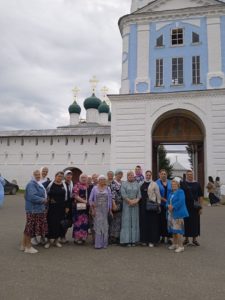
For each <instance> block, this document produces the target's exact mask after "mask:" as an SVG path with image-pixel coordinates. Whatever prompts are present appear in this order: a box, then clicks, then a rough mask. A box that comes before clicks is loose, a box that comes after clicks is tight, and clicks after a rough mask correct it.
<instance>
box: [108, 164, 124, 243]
mask: <svg viewBox="0 0 225 300" xmlns="http://www.w3.org/2000/svg"><path fill="white" fill-rule="evenodd" d="M122 177H123V171H121V170H116V172H115V179H114V180H113V181H112V183H111V184H110V186H109V187H110V189H111V192H112V212H113V218H112V220H111V222H110V224H109V241H110V243H111V244H119V243H120V230H121V219H122V208H123V199H122V196H121V184H122V180H121V179H122Z"/></svg>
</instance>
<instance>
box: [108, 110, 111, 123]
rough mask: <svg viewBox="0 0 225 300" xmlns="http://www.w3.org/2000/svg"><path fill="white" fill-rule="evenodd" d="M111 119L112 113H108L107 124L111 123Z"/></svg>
mask: <svg viewBox="0 0 225 300" xmlns="http://www.w3.org/2000/svg"><path fill="white" fill-rule="evenodd" d="M111 117H112V113H111V112H110V113H109V116H108V121H109V122H111Z"/></svg>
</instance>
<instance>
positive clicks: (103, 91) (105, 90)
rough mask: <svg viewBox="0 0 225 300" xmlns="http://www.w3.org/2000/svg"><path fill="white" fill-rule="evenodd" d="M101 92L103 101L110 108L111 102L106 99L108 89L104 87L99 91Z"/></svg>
mask: <svg viewBox="0 0 225 300" xmlns="http://www.w3.org/2000/svg"><path fill="white" fill-rule="evenodd" d="M101 92H102V94H103V99H104V100H105V102H106V103H107V104H108V105H109V106H110V107H111V102H110V100H109V98H108V97H107V94H108V92H109V89H108V88H107V87H106V86H103V88H102V89H101Z"/></svg>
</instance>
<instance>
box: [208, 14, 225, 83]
mask: <svg viewBox="0 0 225 300" xmlns="http://www.w3.org/2000/svg"><path fill="white" fill-rule="evenodd" d="M220 23H221V19H220V17H208V18H207V35H208V74H207V85H208V88H209V89H215V88H223V87H225V76H224V73H223V71H222V52H221V24H220Z"/></svg>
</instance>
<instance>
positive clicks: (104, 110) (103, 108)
mask: <svg viewBox="0 0 225 300" xmlns="http://www.w3.org/2000/svg"><path fill="white" fill-rule="evenodd" d="M98 111H99V113H100V114H102V113H106V114H108V113H109V106H108V104H107V103H106V102H105V101H103V102H102V104H101V105H100V106H99V107H98Z"/></svg>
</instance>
